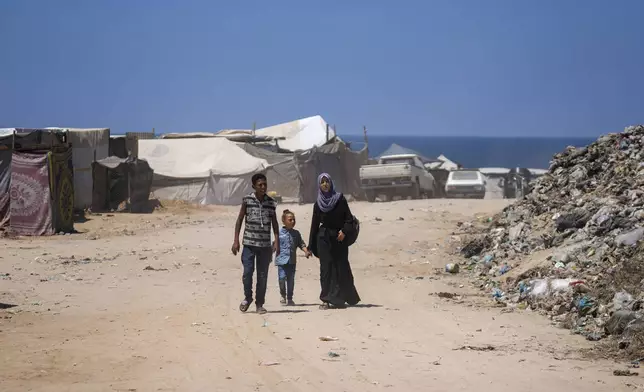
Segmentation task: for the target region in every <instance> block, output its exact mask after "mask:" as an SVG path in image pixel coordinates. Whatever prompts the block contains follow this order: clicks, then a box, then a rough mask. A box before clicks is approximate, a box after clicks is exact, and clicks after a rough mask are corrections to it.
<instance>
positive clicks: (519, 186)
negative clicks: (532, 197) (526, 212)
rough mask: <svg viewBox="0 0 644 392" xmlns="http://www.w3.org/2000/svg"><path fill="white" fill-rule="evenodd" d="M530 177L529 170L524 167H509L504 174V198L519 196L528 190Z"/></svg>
mask: <svg viewBox="0 0 644 392" xmlns="http://www.w3.org/2000/svg"><path fill="white" fill-rule="evenodd" d="M531 177H532V173H530V170H528V169H526V168H525V167H515V168H512V169H510V171H509V172H508V174H507V175H506V179H505V183H504V186H503V196H504V197H505V198H506V199H512V198H521V197H523V196H524V195H525V194H526V193H528V192H529V183H530V180H531Z"/></svg>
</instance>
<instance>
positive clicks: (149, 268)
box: [143, 265, 168, 271]
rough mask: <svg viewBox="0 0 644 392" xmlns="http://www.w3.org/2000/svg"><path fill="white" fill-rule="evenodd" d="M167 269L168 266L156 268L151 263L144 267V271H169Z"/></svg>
mask: <svg viewBox="0 0 644 392" xmlns="http://www.w3.org/2000/svg"><path fill="white" fill-rule="evenodd" d="M167 270H168V269H167V268H154V267H151V266H149V265H148V266H147V267H145V268H143V271H167Z"/></svg>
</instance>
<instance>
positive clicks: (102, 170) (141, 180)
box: [92, 156, 154, 212]
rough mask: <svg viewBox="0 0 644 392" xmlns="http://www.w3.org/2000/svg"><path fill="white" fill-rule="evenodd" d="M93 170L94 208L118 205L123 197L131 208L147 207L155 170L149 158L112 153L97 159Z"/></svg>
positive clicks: (114, 207) (109, 208)
mask: <svg viewBox="0 0 644 392" xmlns="http://www.w3.org/2000/svg"><path fill="white" fill-rule="evenodd" d="M92 172H93V178H94V185H93V197H92V211H106V210H112V209H116V208H117V207H118V205H119V204H120V203H122V202H124V201H128V202H129V207H130V211H131V212H142V211H144V210H147V206H148V200H149V197H150V190H151V187H152V177H153V174H154V173H153V171H152V169H151V168H150V166H149V165H148V163H147V162H146V161H144V160H141V159H136V158H134V157H129V158H119V157H115V156H111V157H107V158H105V159H101V160H100V161H97V162H94V164H93V169H92Z"/></svg>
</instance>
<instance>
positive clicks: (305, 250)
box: [302, 248, 312, 259]
mask: <svg viewBox="0 0 644 392" xmlns="http://www.w3.org/2000/svg"><path fill="white" fill-rule="evenodd" d="M302 250H303V251H304V257H306V258H307V259H308V258H309V257H311V255H312V253H311V251H310V250H309V248H304V249H302Z"/></svg>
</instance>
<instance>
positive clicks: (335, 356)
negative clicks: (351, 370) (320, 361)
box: [328, 351, 340, 358]
mask: <svg viewBox="0 0 644 392" xmlns="http://www.w3.org/2000/svg"><path fill="white" fill-rule="evenodd" d="M328 356H329V358H338V357H339V356H340V354H338V353H335V352H333V351H329V354H328Z"/></svg>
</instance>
